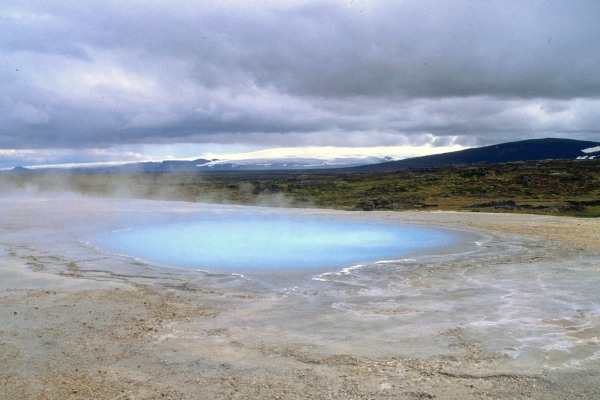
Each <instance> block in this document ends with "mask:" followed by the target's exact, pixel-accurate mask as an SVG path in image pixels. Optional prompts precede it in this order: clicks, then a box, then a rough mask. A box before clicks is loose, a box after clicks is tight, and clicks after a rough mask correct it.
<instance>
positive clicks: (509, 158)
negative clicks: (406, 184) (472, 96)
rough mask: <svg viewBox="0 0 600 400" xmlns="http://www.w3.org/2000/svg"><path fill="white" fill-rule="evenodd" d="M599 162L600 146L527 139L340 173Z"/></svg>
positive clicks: (560, 140)
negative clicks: (518, 162)
mask: <svg viewBox="0 0 600 400" xmlns="http://www.w3.org/2000/svg"><path fill="white" fill-rule="evenodd" d="M593 158H600V142H589V141H583V140H573V139H530V140H521V141H518V142H508V143H502V144H495V145H491V146H485V147H477V148H473V149H466V150H459V151H454V152H451V153H443V154H434V155H430V156H423V157H414V158H407V159H404V160H399V161H390V162H383V163H379V164H371V165H363V166H359V167H353V168H347V169H344V170H343V171H344V172H385V171H399V170H405V169H411V168H412V169H416V168H436V167H443V166H449V165H460V164H475V163H484V162H489V163H502V162H514V161H535V160H550V159H571V160H573V159H593Z"/></svg>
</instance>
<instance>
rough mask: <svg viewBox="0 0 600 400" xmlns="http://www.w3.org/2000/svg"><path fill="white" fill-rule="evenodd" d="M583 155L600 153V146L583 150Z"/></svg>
mask: <svg viewBox="0 0 600 400" xmlns="http://www.w3.org/2000/svg"><path fill="white" fill-rule="evenodd" d="M581 151H582V152H583V153H595V152H597V151H600V146H596V147H589V148H587V149H583V150H581Z"/></svg>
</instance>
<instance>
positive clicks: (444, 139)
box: [0, 0, 600, 168]
mask: <svg viewBox="0 0 600 400" xmlns="http://www.w3.org/2000/svg"><path fill="white" fill-rule="evenodd" d="M599 20H600V2H598V1H595V0H590V1H584V0H573V1H535V0H532V1H526V2H525V1H517V0H515V1H511V0H501V1H493V0H492V1H426V0H419V1H404V0H398V1H364V0H347V1H346V0H344V1H341V0H340V1H326V0H323V1H284V2H282V1H270V0H266V1H265V0H262V1H218V2H199V1H192V0H168V1H167V0H140V1H138V0H130V1H121V0H114V1H111V0H107V1H94V0H90V1H74V0H73V1H65V0H60V1H57V0H44V1H39V0H38V1H29V0H3V1H2V4H1V5H0V168H2V167H11V166H15V165H40V164H55V163H78V162H82V163H83V162H85V163H90V162H92V163H93V162H118V161H146V160H150V159H152V160H158V159H169V158H188V159H189V158H194V157H201V156H202V155H205V154H207V153H210V154H213V155H214V154H216V155H218V154H236V153H252V154H255V153H260V151H262V150H265V149H279V148H284V149H290V148H297V149H303V148H313V149H314V148H322V149H326V148H330V149H331V148H336V147H344V148H354V149H357V151H358V150H360V149H364V151H368V149H369V148H374V147H379V148H381V147H388V148H389V149H390V151H392V150H393V151H395V152H397V153H398V154H399V155H402V156H411V155H422V154H429V153H434V152H441V151H444V150H446V149H459V148H466V147H475V146H483V145H489V144H494V143H502V142H508V141H513V140H521V139H533V138H543V137H563V138H572V139H582V140H596V141H600V40H598V38H600V24H599V23H598V21H599ZM403 149H404V150H403ZM286 151H289V150H286Z"/></svg>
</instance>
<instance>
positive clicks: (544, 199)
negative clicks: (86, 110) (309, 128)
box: [0, 160, 600, 217]
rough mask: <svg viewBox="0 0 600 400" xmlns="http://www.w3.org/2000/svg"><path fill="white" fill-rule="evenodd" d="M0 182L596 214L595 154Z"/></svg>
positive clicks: (323, 203)
mask: <svg viewBox="0 0 600 400" xmlns="http://www.w3.org/2000/svg"><path fill="white" fill-rule="evenodd" d="M0 185H2V186H3V187H7V186H9V185H10V186H13V187H19V188H21V189H27V188H31V187H34V188H35V190H64V189H68V190H72V191H76V192H80V193H84V194H92V195H100V196H113V195H120V196H132V197H140V198H152V199H170V200H184V201H213V202H227V203H233V204H264V205H284V206H290V207H322V208H337V209H345V210H415V209H430V210H438V209H439V210H471V211H492V212H493V211H499V212H527V213H544V214H561V215H573V216H585V217H600V160H585V161H558V160H556V161H531V162H516V163H502V164H475V165H463V166H453V167H444V168H430V169H420V170H406V171H398V172H386V173H364V174H346V173H343V174H342V173H317V172H315V173H311V172H307V171H303V172H285V173H284V172H280V173H279V172H237V173H144V174H127V175H124V174H119V175H116V174H115V175H113V174H100V173H94V174H67V173H18V174H17V173H5V174H2V176H0Z"/></svg>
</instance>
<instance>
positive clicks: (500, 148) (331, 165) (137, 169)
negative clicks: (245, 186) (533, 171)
mask: <svg viewBox="0 0 600 400" xmlns="http://www.w3.org/2000/svg"><path fill="white" fill-rule="evenodd" d="M390 158H392V157H384V156H381V157H372V156H371V157H368V156H367V157H364V158H360V157H356V158H354V159H350V158H339V157H338V158H336V157H334V158H332V159H330V160H323V159H316V158H310V157H298V158H282V159H260V160H237V161H233V160H218V159H212V160H209V159H203V158H198V159H195V160H191V161H190V160H165V161H151V162H139V163H127V164H122V165H111V166H92V167H81V166H72V167H68V168H59V167H48V168H26V167H15V168H13V169H12V170H11V171H12V172H14V173H28V172H34V171H61V172H66V173H151V172H160V173H167V172H234V171H239V172H252V171H255V172H259V171H267V172H268V171H271V172H273V171H279V172H281V173H284V172H289V173H301V172H303V171H307V172H310V173H363V172H389V171H399V170H406V169H419V168H439V167H444V166H451V165H460V164H477V163H485V162H487V163H502V162H515V161H539V160H549V159H571V160H573V159H593V158H600V142H592V141H584V140H576V139H561V138H545V139H526V140H520V141H514V142H505V143H500V144H494V145H489V146H483V147H475V148H470V149H465V150H458V151H454V152H447V153H440V154H432V155H427V156H420V157H411V158H406V159H402V160H394V161H386V159H387V160H389V159H390ZM360 160H362V162H366V161H367V160H369V161H370V163H366V164H363V165H357V164H360V162H361V161H360ZM375 160H382V161H381V162H375ZM336 164H337V165H336ZM339 164H341V165H342V166H338V165H339Z"/></svg>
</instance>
